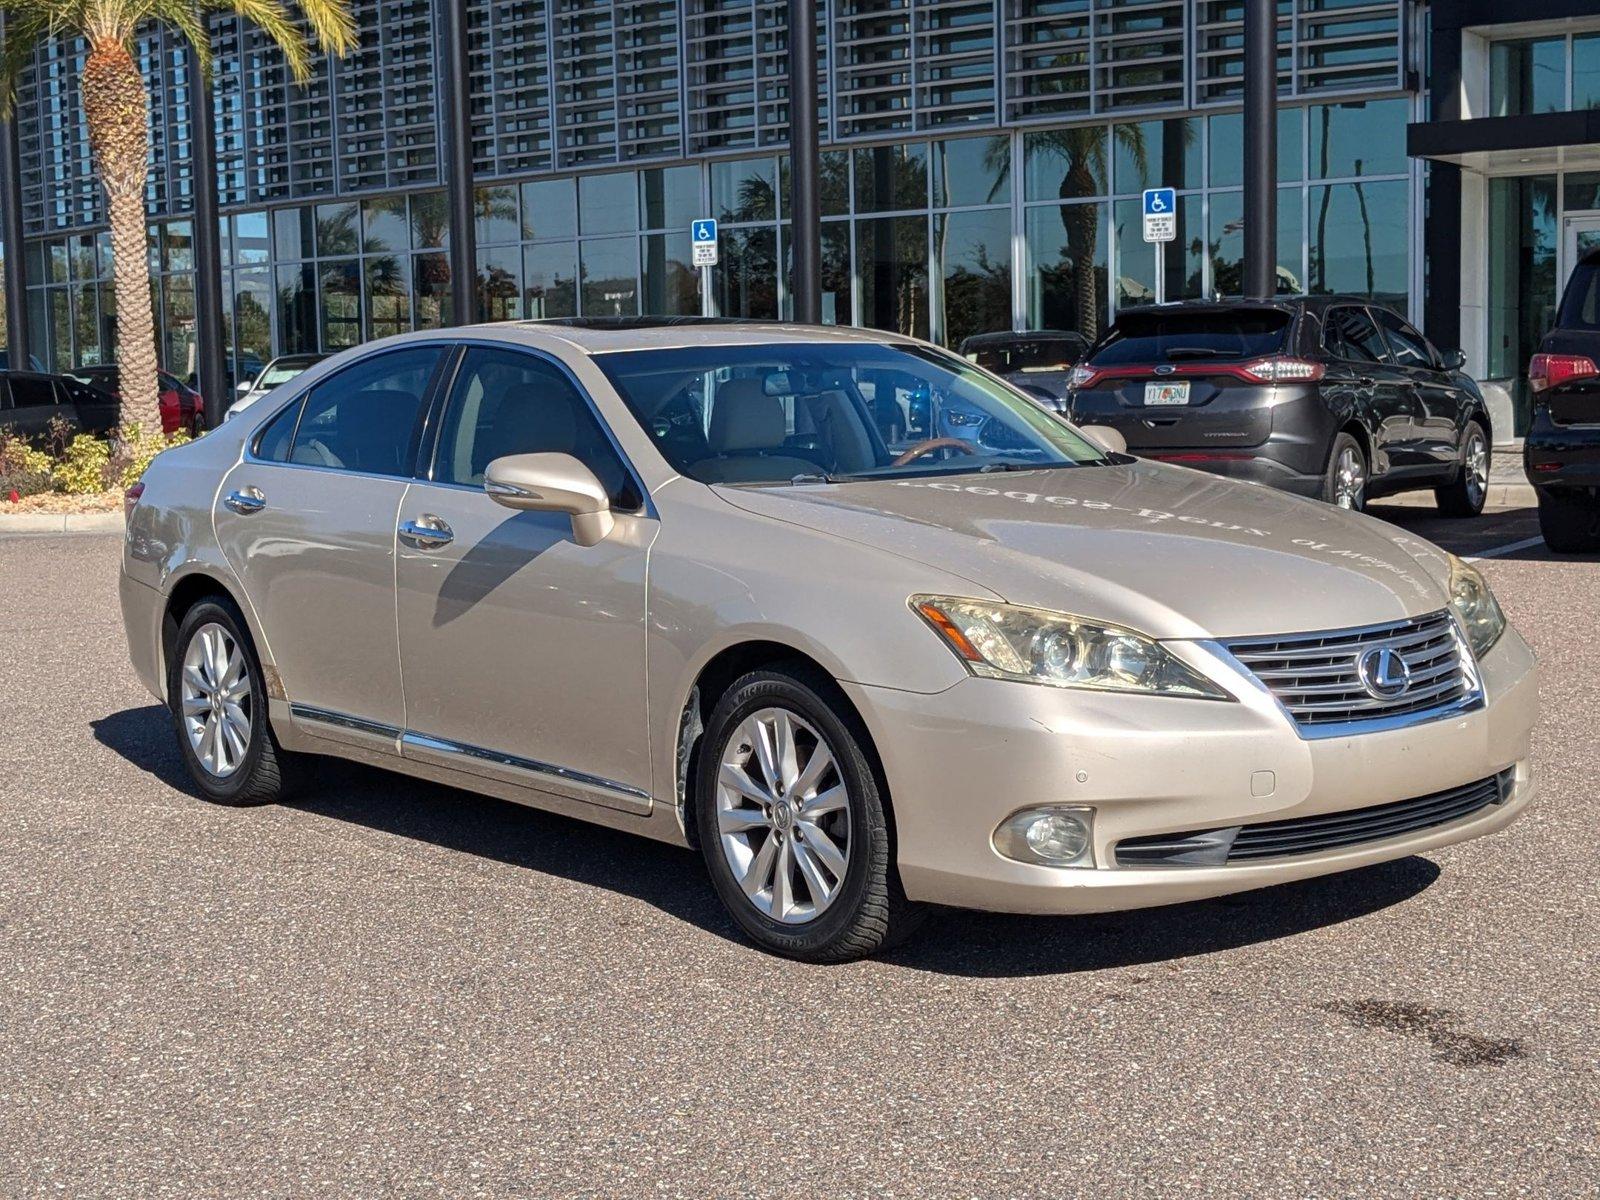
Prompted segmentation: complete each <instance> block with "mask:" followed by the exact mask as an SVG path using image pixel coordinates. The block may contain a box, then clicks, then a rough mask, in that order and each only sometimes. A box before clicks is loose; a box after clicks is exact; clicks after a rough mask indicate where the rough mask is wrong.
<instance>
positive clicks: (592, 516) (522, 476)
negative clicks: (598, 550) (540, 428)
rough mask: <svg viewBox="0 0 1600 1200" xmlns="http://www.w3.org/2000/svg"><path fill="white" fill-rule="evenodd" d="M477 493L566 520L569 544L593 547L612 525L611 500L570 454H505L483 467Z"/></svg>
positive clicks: (587, 471)
mask: <svg viewBox="0 0 1600 1200" xmlns="http://www.w3.org/2000/svg"><path fill="white" fill-rule="evenodd" d="M483 490H484V491H485V492H487V493H488V494H489V498H490V499H491V500H493V501H494V502H495V503H496V504H503V505H504V506H505V507H507V508H515V509H520V510H522V511H525V512H559V513H566V514H567V516H569V517H571V518H572V540H573V541H575V542H577V543H578V545H580V546H593V545H595V544H596V543H597V542H602V541H604V540H605V538H606V535H607V534H609V533H610V532H611V529H612V527H613V526H614V525H615V524H616V522H615V520H614V519H613V518H612V516H611V497H610V496H608V495H606V489H605V488H604V487H603V486H601V483H600V481H599V480H598V479H596V478H595V477H594V472H593V471H591V470H589V468H588V467H586V466H584V465H583V464H582V463H581V462H579V461H578V460H577V459H575V458H573V457H572V455H570V454H508V455H506V456H505V457H504V458H497V459H495V460H494V461H493V462H492V463H490V464H489V469H488V470H486V471H485V472H484V473H483Z"/></svg>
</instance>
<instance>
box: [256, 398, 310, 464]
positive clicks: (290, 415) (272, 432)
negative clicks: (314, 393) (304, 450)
mask: <svg viewBox="0 0 1600 1200" xmlns="http://www.w3.org/2000/svg"><path fill="white" fill-rule="evenodd" d="M304 406H305V402H304V400H297V401H295V402H294V403H293V404H291V405H289V407H288V408H286V409H284V410H283V411H282V412H281V413H279V414H278V415H277V416H275V417H273V418H272V420H270V421H268V422H267V424H266V428H264V429H263V430H262V431H261V432H260V433H258V434H257V435H256V457H257V458H259V459H262V460H264V461H266V462H280V463H281V462H288V461H289V443H290V441H291V440H292V439H293V438H294V427H295V424H296V422H298V421H299V420H300V410H301V408H303V407H304Z"/></svg>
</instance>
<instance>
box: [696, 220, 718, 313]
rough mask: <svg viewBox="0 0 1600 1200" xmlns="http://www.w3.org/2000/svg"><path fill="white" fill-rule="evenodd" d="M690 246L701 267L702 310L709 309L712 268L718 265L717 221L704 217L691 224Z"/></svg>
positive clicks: (698, 265)
mask: <svg viewBox="0 0 1600 1200" xmlns="http://www.w3.org/2000/svg"><path fill="white" fill-rule="evenodd" d="M689 248H690V250H691V252H692V253H693V255H694V259H693V261H694V265H695V266H697V267H699V268H700V296H701V300H700V305H701V311H708V306H709V305H710V303H711V268H712V267H714V266H716V265H717V222H716V220H715V219H714V218H711V217H702V218H700V220H698V221H692V222H690V224H689Z"/></svg>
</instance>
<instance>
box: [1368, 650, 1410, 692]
mask: <svg viewBox="0 0 1600 1200" xmlns="http://www.w3.org/2000/svg"><path fill="white" fill-rule="evenodd" d="M1356 674H1357V675H1359V676H1360V678H1361V686H1362V687H1364V688H1366V689H1367V695H1369V696H1371V697H1372V698H1373V699H1374V700H1393V699H1394V698H1395V697H1396V696H1399V695H1401V694H1403V693H1404V692H1405V690H1406V688H1408V687H1410V686H1411V668H1410V667H1409V666H1407V665H1406V660H1405V659H1404V658H1402V657H1401V656H1400V655H1399V654H1398V653H1397V652H1396V651H1394V650H1391V649H1389V647H1387V646H1379V647H1378V648H1377V649H1375V650H1368V651H1367V652H1366V653H1364V654H1363V655H1362V656H1361V658H1360V659H1359V660H1358V661H1357V663H1356Z"/></svg>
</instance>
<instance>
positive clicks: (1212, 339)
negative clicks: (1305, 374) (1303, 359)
mask: <svg viewBox="0 0 1600 1200" xmlns="http://www.w3.org/2000/svg"><path fill="white" fill-rule="evenodd" d="M1288 336H1289V314H1288V313H1283V312H1272V311H1270V310H1262V311H1258V312H1238V311H1234V312H1229V311H1225V310H1224V311H1219V312H1148V313H1125V314H1123V315H1122V316H1120V317H1118V318H1117V320H1116V324H1114V325H1113V326H1112V327H1111V329H1110V330H1109V331H1108V332H1107V333H1106V336H1105V338H1104V340H1103V341H1102V342H1101V343H1100V347H1099V349H1097V350H1096V351H1095V352H1094V354H1093V355H1092V356H1091V358H1090V360H1089V361H1090V362H1092V363H1093V364H1094V365H1095V366H1097V367H1109V366H1121V365H1124V364H1143V363H1180V362H1206V361H1209V360H1211V359H1245V358H1262V357H1264V356H1266V355H1268V354H1276V353H1278V352H1279V351H1281V350H1282V349H1283V346H1284V342H1285V340H1286V339H1287V338H1288Z"/></svg>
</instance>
